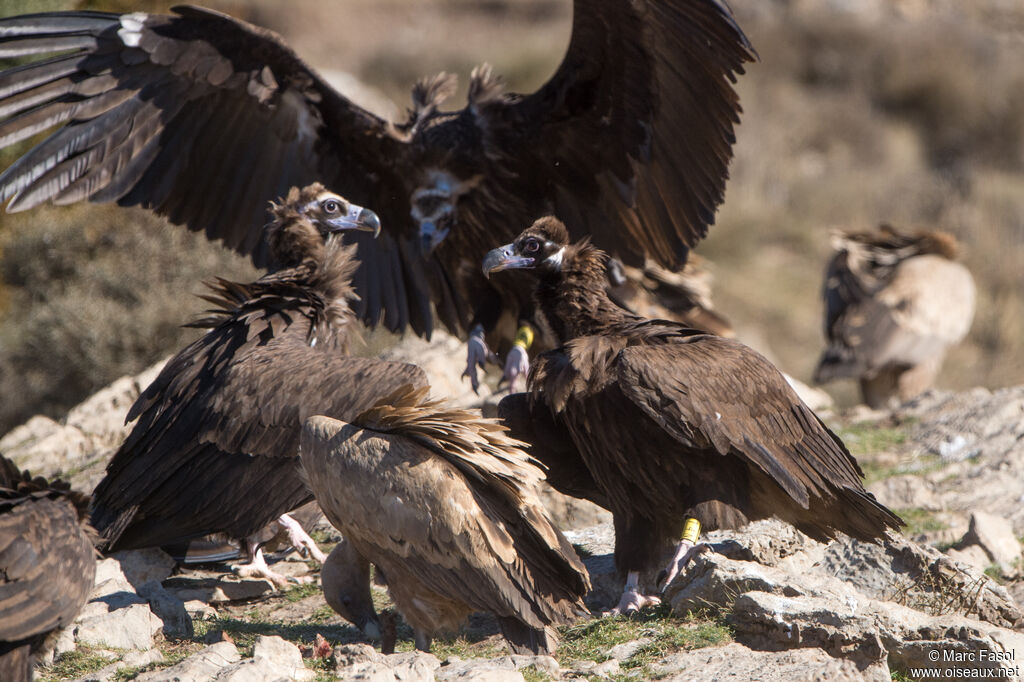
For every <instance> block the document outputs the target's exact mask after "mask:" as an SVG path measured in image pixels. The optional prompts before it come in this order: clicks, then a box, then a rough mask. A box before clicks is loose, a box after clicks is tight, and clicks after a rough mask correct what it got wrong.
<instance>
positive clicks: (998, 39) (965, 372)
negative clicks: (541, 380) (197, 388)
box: [0, 0, 1024, 432]
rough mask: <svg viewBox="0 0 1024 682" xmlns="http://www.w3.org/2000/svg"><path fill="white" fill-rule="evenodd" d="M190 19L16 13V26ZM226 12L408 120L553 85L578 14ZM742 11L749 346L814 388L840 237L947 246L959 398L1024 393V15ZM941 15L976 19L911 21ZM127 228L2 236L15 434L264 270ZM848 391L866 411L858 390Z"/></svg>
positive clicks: (31, 224) (400, 5) (740, 158)
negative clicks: (972, 285) (378, 96)
mask: <svg viewBox="0 0 1024 682" xmlns="http://www.w3.org/2000/svg"><path fill="white" fill-rule="evenodd" d="M172 4H174V2H173V1H172V0H166V1H162V0H147V2H144V3H142V4H141V5H140V4H139V3H133V2H128V0H87V1H83V2H78V3H73V2H68V1H67V0H7V1H6V2H4V3H3V4H2V8H3V9H2V10H0V13H5V14H6V13H8V12H10V13H14V12H18V11H40V10H47V9H58V8H62V7H63V8H69V7H76V8H82V7H88V8H90V9H93V8H111V9H125V8H126V6H131V7H132V8H136V7H143V8H145V9H154V8H156V9H165V8H167V7H169V6H170V5H172ZM209 4H211V5H212V6H214V7H216V8H218V9H223V10H225V11H229V12H232V13H235V14H241V15H243V16H246V17H248V18H249V19H251V20H254V21H258V22H261V23H264V24H267V25H270V26H272V27H273V28H275V29H276V30H278V31H280V32H281V33H282V34H283V35H284V36H285V38H286V39H288V40H290V41H291V42H292V43H293V44H294V45H295V46H296V47H297V49H298V51H299V52H300V53H301V54H302V55H303V56H306V57H307V58H308V59H309V60H310V62H311V63H313V64H314V65H316V66H318V67H327V66H331V67H333V68H342V69H346V70H348V71H350V72H352V73H354V74H355V75H357V76H359V77H361V78H362V79H364V80H365V81H366V82H367V83H369V84H370V85H372V86H374V87H375V88H377V89H379V90H380V91H382V92H383V93H384V94H385V95H386V96H388V97H391V98H392V99H393V100H394V101H395V103H396V104H397V107H396V109H397V110H398V111H401V109H402V108H403V107H404V106H405V105H406V102H407V101H408V88H409V86H410V85H411V82H412V80H413V79H415V78H416V77H418V76H420V75H423V74H427V73H432V72H435V71H438V70H441V69H447V70H451V71H457V72H458V73H459V75H460V76H461V77H462V81H463V86H464V85H465V81H466V77H467V76H468V71H469V69H470V67H471V66H472V65H473V64H475V63H477V62H479V61H484V60H488V61H490V62H492V63H493V64H494V65H495V67H496V69H497V70H498V72H499V73H503V74H505V75H506V76H507V77H508V80H509V84H510V86H511V87H512V89H516V90H519V91H529V90H531V89H533V88H534V87H536V85H537V84H539V83H541V82H543V80H544V79H545V78H547V77H548V76H549V75H550V74H551V73H552V72H553V71H554V69H555V67H556V65H557V63H558V61H559V59H560V57H561V54H562V52H563V51H564V49H565V44H566V39H567V37H568V32H569V25H570V23H569V22H570V17H569V3H568V1H567V0H563V1H558V0H493V1H490V2H486V3H481V2H475V1H471V0H418V1H417V2H410V1H409V0H386V1H384V2H376V1H375V0H350V1H349V2H346V3H343V4H339V3H317V2H311V1H309V0H304V1H303V2H297V3H289V4H288V5H287V6H284V5H281V4H280V3H276V2H272V1H271V0H215V1H213V2H210V3H209ZM732 5H733V7H734V9H735V10H736V13H737V16H738V17H739V20H740V22H741V24H742V25H743V26H744V28H745V29H746V31H747V33H748V34H749V35H750V38H751V40H752V41H753V43H754V44H755V46H756V47H757V49H758V50H759V52H760V54H761V58H762V60H761V62H760V63H759V64H756V65H753V66H752V67H751V68H750V69H749V73H748V75H747V76H745V77H743V78H742V79H741V81H740V84H739V89H740V92H741V96H742V101H743V105H744V109H745V114H744V117H743V124H742V125H741V127H740V129H739V134H738V143H737V146H736V158H735V161H734V163H733V165H732V180H731V182H730V185H729V189H728V192H727V196H726V203H725V204H724V206H723V207H722V209H721V211H720V212H719V216H718V224H717V225H715V226H714V227H713V228H712V230H711V236H710V238H709V239H708V240H707V241H706V242H705V243H704V244H703V245H702V246H701V247H700V251H701V252H702V253H703V254H704V255H706V256H708V257H710V258H711V259H712V260H713V261H714V263H715V274H716V278H717V279H716V293H715V299H716V303H717V305H718V307H719V308H720V309H721V310H722V311H723V312H724V313H725V314H726V315H728V316H729V317H730V318H731V319H732V320H733V321H734V323H735V324H736V326H737V328H738V329H739V332H740V336H741V338H742V339H743V340H745V341H747V342H748V343H750V344H751V345H753V346H755V347H757V348H759V349H761V350H762V351H764V352H766V354H768V355H769V356H770V357H771V358H772V359H774V360H775V361H776V362H777V363H778V364H779V365H780V367H782V368H783V369H785V370H786V371H788V372H790V373H791V374H793V375H794V376H796V377H797V378H800V379H805V380H806V379H807V378H809V376H810V373H811V369H812V367H813V365H814V362H815V360H816V356H817V354H818V352H819V351H820V349H821V347H822V336H821V302H820V296H819V290H820V286H821V279H822V272H823V269H824V264H825V260H826V258H827V256H828V248H829V247H828V237H827V235H828V230H829V228H832V227H857V228H865V227H869V226H872V225H874V224H876V223H878V222H879V221H883V220H884V221H891V222H893V223H895V224H897V225H905V226H921V227H940V228H942V229H946V230H949V231H951V232H953V233H954V234H956V235H958V236H959V237H960V238H961V239H962V240H963V241H964V242H965V244H966V247H967V254H966V257H965V260H966V262H967V264H968V265H969V266H970V267H971V269H972V270H973V271H974V273H975V276H976V277H977V279H978V285H979V286H978V289H979V304H978V313H977V316H976V320H975V324H974V328H973V330H972V332H971V334H970V336H969V337H968V339H967V341H966V342H965V343H964V344H963V345H962V346H960V347H959V348H957V349H955V350H954V351H953V352H952V353H951V354H950V356H949V357H948V358H947V362H946V365H945V367H944V369H943V372H942V374H941V375H940V378H939V384H940V385H941V386H945V387H949V388H965V387H969V386H975V385H983V386H989V387H993V388H995V387H1000V386H1006V385H1015V384H1020V383H1024V314H1022V311H1024V255H1022V252H1021V246H1022V245H1024V174H1022V171H1024V87H1022V86H1024V62H1022V61H1021V60H1020V59H1019V54H1020V47H1021V44H1020V43H1021V41H1020V38H1019V37H1015V36H1016V34H1014V33H1013V30H1014V29H1015V27H1016V28H1019V27H1021V26H1022V25H1024V11H1022V10H1021V9H1020V8H1019V7H1018V8H1017V9H1013V8H1012V7H1010V8H1009V9H1007V8H1006V7H1005V6H1003V5H1000V4H998V3H989V2H979V3H969V4H966V5H964V6H963V7H960V6H959V4H958V3H952V4H951V3H923V4H922V3H894V4H893V5H892V6H893V7H897V8H899V10H898V11H897V10H892V11H893V12H895V16H889V15H886V16H885V17H883V19H881V20H878V21H875V20H873V19H871V18H870V17H869V18H863V17H862V18H858V17H851V16H849V15H845V14H841V13H839V14H833V13H826V12H823V11H821V10H820V8H819V9H816V8H818V7H819V5H820V6H824V4H822V3H815V2H802V3H782V2H775V3H768V2H764V1H763V0H734V1H733V2H732ZM885 6H886V4H885V3H883V7H885ZM922 6H923V7H940V6H941V7H945V8H946V9H944V10H942V11H949V12H959V13H965V14H966V15H967V16H959V15H957V16H953V17H952V18H951V17H950V16H947V15H942V14H929V13H923V14H908V13H909V12H910V10H911V9H913V8H917V7H922ZM965 8H967V9H965ZM882 11H883V12H888V11H889V10H887V9H883V10H882ZM936 11H938V10H936ZM901 12H902V14H901ZM310 27H315V28H316V29H317V30H310ZM339 36H344V39H339ZM461 97H462V95H461V94H460V95H457V96H456V98H455V100H453V102H452V104H453V105H458V104H459V103H460V102H461V101H462V100H461ZM4 158H6V159H7V162H9V160H10V155H7V156H6V157H4ZM119 214H120V212H118V211H114V210H109V211H105V210H102V209H95V208H90V207H73V208H72V209H69V210H57V209H53V210H47V211H33V212H30V213H29V214H21V215H18V216H6V215H3V216H0V248H3V256H2V258H3V261H4V263H5V265H4V266H3V273H2V274H3V281H2V282H0V326H2V330H0V405H2V406H3V408H2V411H0V432H3V431H5V430H6V428H8V427H10V426H12V425H14V424H16V423H18V422H19V421H20V420H22V419H24V418H25V417H27V416H29V415H31V414H34V413H36V412H40V411H43V412H47V413H49V414H52V415H58V414H60V413H61V411H62V410H64V409H66V408H67V407H68V406H70V405H73V404H74V403H75V402H77V401H78V400H80V399H82V398H83V397H85V395H87V394H88V392H89V391H91V390H93V389H94V388H96V387H98V386H101V385H103V384H104V383H106V382H107V381H109V380H111V379H113V378H114V377H116V376H118V375H120V374H123V373H126V372H132V371H137V370H139V369H141V368H143V367H144V366H145V365H146V364H147V363H148V362H150V361H152V360H153V359H155V358H157V357H159V356H161V355H162V354H166V353H168V352H171V351H173V350H175V349H177V348H180V347H181V345H182V344H183V343H184V342H185V340H186V338H187V337H186V336H183V335H182V333H181V332H180V331H178V330H177V327H178V325H180V324H181V323H182V322H184V321H186V320H188V319H189V318H190V317H191V316H192V315H193V314H194V313H195V312H196V311H198V310H199V309H200V308H201V305H200V303H199V302H198V301H197V300H195V299H193V298H192V297H191V295H190V294H191V293H193V292H195V291H196V290H197V289H198V286H197V284H196V282H197V280H198V279H199V278H201V277H208V276H211V275H214V274H220V275H227V276H238V274H237V273H238V272H240V271H241V270H244V268H242V266H241V265H240V264H239V261H237V259H234V260H233V259H232V258H230V257H228V255H226V254H224V253H223V251H222V250H220V249H216V248H212V249H211V248H210V247H209V246H208V245H205V244H204V243H203V241H202V240H201V239H196V238H192V237H191V236H190V235H184V234H183V231H182V230H178V229H174V228H170V229H165V228H163V227H160V225H159V221H155V220H150V219H148V218H143V217H141V214H139V213H131V214H124V216H123V217H120V218H119V217H117V216H118V215H119ZM46 235H49V236H46ZM104 240H112V241H111V246H109V247H104V246H103V243H104ZM240 269H241V270H240ZM390 342H391V341H390V339H387V338H381V339H374V340H372V342H371V346H370V349H371V350H372V349H373V348H375V347H376V345H375V344H378V343H384V344H386V343H390ZM830 390H832V391H833V392H834V393H835V394H836V395H837V396H839V397H840V398H841V399H842V400H844V401H849V400H852V398H853V397H854V391H853V387H852V385H849V384H846V385H843V384H838V385H835V386H834V387H830Z"/></svg>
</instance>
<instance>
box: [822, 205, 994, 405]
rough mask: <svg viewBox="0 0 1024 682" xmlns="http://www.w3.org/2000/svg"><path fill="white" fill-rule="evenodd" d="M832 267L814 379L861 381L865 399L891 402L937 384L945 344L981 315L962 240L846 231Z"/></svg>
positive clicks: (884, 228)
mask: <svg viewBox="0 0 1024 682" xmlns="http://www.w3.org/2000/svg"><path fill="white" fill-rule="evenodd" d="M833 247H834V249H835V251H836V253H835V255H834V256H833V257H832V260H831V262H829V265H828V270H827V272H826V274H825V288H824V294H825V336H826V339H827V341H828V346H827V347H826V348H825V350H824V352H823V353H822V355H821V359H820V360H818V367H817V369H815V371H814V381H815V382H817V383H824V382H826V381H831V380H833V379H836V378H840V377H847V378H852V379H857V380H858V381H859V382H860V390H861V396H862V397H863V399H864V402H865V403H867V404H868V405H869V406H871V407H874V408H880V407H886V406H887V405H889V403H890V402H891V401H893V400H894V399H896V398H899V400H909V399H910V398H913V397H914V396H916V395H918V394H919V393H922V392H923V391H925V390H926V389H928V388H930V387H931V385H932V383H933V382H934V381H935V376H936V374H938V372H939V368H940V367H941V366H942V359H943V357H944V356H945V354H946V350H947V349H948V348H949V347H950V346H952V345H954V344H956V343H959V342H960V340H961V339H963V338H964V337H965V336H966V335H967V332H968V331H969V330H970V328H971V322H972V321H973V319H974V298H975V289H974V278H973V277H971V273H970V272H969V271H968V270H967V268H966V267H964V266H963V265H962V264H960V263H957V262H956V257H957V252H958V251H959V244H958V243H957V241H956V239H955V238H954V237H953V235H951V234H948V233H946V232H939V231H923V230H922V231H917V232H910V231H903V230H897V229H896V228H894V227H892V226H890V225H881V226H880V227H879V229H878V230H877V231H868V232H845V233H843V232H840V233H837V234H835V235H834V236H833Z"/></svg>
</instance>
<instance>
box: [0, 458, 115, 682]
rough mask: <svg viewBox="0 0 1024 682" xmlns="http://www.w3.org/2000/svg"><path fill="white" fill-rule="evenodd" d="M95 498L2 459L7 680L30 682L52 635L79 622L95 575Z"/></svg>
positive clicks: (2, 665) (1, 579)
mask: <svg viewBox="0 0 1024 682" xmlns="http://www.w3.org/2000/svg"><path fill="white" fill-rule="evenodd" d="M88 507H89V497H88V496H87V495H84V494H82V493H78V492H75V491H73V490H71V488H70V486H69V485H68V484H67V483H64V482H63V481H59V480H54V481H46V480H45V479H43V478H41V477H38V476H37V477H35V478H33V477H32V476H31V475H30V474H29V473H28V472H27V471H26V472H21V471H18V468H17V467H16V466H15V465H14V463H12V462H11V461H10V460H8V459H7V458H5V457H2V456H0V680H3V681H4V682H31V680H32V667H33V660H32V659H33V657H34V656H35V654H36V653H37V652H38V651H39V650H40V649H42V648H44V647H45V646H46V642H47V639H48V635H50V634H51V633H53V632H55V631H56V630H57V629H58V628H62V627H64V626H66V625H69V624H70V623H71V622H72V621H73V620H74V619H75V616H76V615H78V612H79V611H80V610H81V608H82V606H83V605H84V604H85V601H86V599H88V598H89V593H90V592H92V586H93V580H94V578H95V575H96V550H95V549H93V540H94V539H95V536H96V534H95V532H94V531H93V530H92V528H90V527H89V523H88Z"/></svg>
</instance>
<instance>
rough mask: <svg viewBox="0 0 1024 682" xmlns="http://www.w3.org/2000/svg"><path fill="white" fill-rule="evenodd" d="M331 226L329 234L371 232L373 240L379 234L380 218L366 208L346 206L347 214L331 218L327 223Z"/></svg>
mask: <svg viewBox="0 0 1024 682" xmlns="http://www.w3.org/2000/svg"><path fill="white" fill-rule="evenodd" d="M327 224H328V225H330V226H331V232H339V231H341V230H360V231H361V232H373V237H374V239H376V238H377V236H378V235H379V234H380V218H378V217H377V214H376V213H374V212H373V211H371V210H370V209H368V208H363V207H362V206H357V205H355V204H349V205H348V213H347V214H346V215H344V216H339V217H337V218H331V219H329V220H328V221H327Z"/></svg>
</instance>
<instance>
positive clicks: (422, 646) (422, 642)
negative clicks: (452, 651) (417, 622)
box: [413, 628, 431, 653]
mask: <svg viewBox="0 0 1024 682" xmlns="http://www.w3.org/2000/svg"><path fill="white" fill-rule="evenodd" d="M413 639H414V640H415V641H416V648H417V649H418V650H419V651H425V652H427V653H430V642H431V639H430V635H428V634H427V633H425V632H423V631H422V630H420V629H419V628H413Z"/></svg>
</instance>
